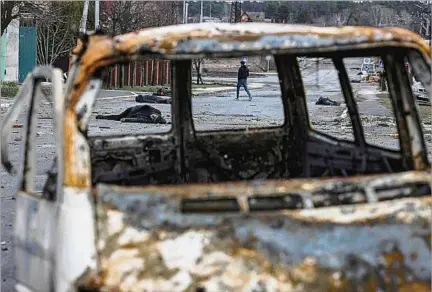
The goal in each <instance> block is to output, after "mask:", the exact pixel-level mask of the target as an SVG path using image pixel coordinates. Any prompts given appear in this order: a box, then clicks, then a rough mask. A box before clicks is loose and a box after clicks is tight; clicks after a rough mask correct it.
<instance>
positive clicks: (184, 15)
mask: <svg viewBox="0 0 432 292" xmlns="http://www.w3.org/2000/svg"><path fill="white" fill-rule="evenodd" d="M185 23H186V0H183V24H185Z"/></svg>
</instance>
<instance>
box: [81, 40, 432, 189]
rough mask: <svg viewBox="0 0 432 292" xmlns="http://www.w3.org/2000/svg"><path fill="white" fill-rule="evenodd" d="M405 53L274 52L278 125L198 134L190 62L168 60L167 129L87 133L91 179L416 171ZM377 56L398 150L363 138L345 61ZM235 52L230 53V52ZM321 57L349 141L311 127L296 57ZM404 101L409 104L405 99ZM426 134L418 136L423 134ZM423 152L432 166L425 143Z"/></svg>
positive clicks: (166, 180) (143, 181)
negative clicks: (328, 63)
mask: <svg viewBox="0 0 432 292" xmlns="http://www.w3.org/2000/svg"><path fill="white" fill-rule="evenodd" d="M407 52H408V50H406V49H400V48H379V49H373V50H371V49H369V50H349V51H342V52H341V51H338V52H332V53H320V54H316V53H313V54H308V53H297V54H293V53H292V52H290V53H277V54H276V53H275V54H273V56H274V59H275V63H276V66H277V72H278V76H279V81H280V86H281V93H282V96H281V100H282V104H283V112H284V119H285V121H284V123H283V125H282V126H277V127H267V128H257V129H246V130H244V129H233V130H216V131H196V130H195V128H194V122H193V119H192V110H191V100H192V94H191V92H192V85H191V84H192V59H191V58H190V59H177V58H176V59H175V60H172V69H171V70H172V71H171V72H172V75H171V76H172V84H171V87H172V128H171V130H170V131H169V132H167V133H160V134H148V135H147V134H139V135H118V136H109V137H102V136H95V137H89V143H90V147H91V164H92V181H93V184H98V183H109V184H116V185H140V186H143V185H150V184H153V185H157V184H180V183H210V182H226V181H244V180H254V179H287V178H320V177H334V176H355V175H362V174H376V173H397V172H402V171H408V170H412V169H414V163H413V161H414V157H413V153H412V150H411V148H412V147H411V144H410V143H411V138H410V132H409V127H408V126H407V119H411V121H412V122H413V123H415V124H417V126H418V129H420V121H419V117H418V114H417V111H416V105H415V104H414V100H413V97H412V93H411V90H410V84H409V80H408V75H407V74H406V72H405V71H404V58H405V57H406V56H407ZM372 54H373V55H376V56H380V57H381V58H382V60H383V62H384V66H385V72H386V77H387V80H388V86H389V92H390V98H391V103H392V107H393V112H394V117H395V119H396V124H397V128H398V134H399V143H400V150H399V151H396V150H390V149H384V148H381V147H377V146H372V145H369V144H367V143H366V141H365V137H364V133H363V129H362V124H361V120H360V118H359V114H358V110H357V105H356V102H355V100H354V97H353V91H352V89H351V85H350V80H349V78H348V75H347V71H346V68H345V67H344V63H343V58H345V57H363V56H370V55H372ZM230 56H232V53H231V54H230ZM302 56H306V57H325V58H329V59H331V60H332V62H333V64H334V66H335V68H336V69H337V71H338V77H339V81H340V85H341V88H342V91H343V95H344V99H345V103H346V106H347V108H348V114H349V117H350V119H351V123H352V128H353V135H354V141H345V140H340V139H337V138H335V137H332V136H329V135H326V134H324V133H322V132H319V131H316V130H314V129H312V128H311V126H310V124H309V117H308V110H307V103H306V98H305V92H304V87H303V82H302V78H301V74H300V68H299V63H298V60H297V57H302ZM404 101H406V102H404ZM421 139H423V136H422V138H421ZM421 143H422V145H423V149H422V150H421V151H420V154H421V155H420V157H416V159H421V160H422V161H423V163H424V164H425V165H429V162H428V161H427V157H426V151H425V146H424V145H425V144H424V141H423V140H422V141H421Z"/></svg>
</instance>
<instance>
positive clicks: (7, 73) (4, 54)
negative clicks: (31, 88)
mask: <svg viewBox="0 0 432 292" xmlns="http://www.w3.org/2000/svg"><path fill="white" fill-rule="evenodd" d="M19 30H20V22H19V19H14V20H12V21H11V23H10V24H9V25H8V27H7V28H6V30H5V32H4V34H3V35H2V38H1V40H2V45H1V81H14V82H18V80H19V78H18V74H19V39H20V36H19Z"/></svg>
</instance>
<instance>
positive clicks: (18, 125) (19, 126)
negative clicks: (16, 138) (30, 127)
mask: <svg viewBox="0 0 432 292" xmlns="http://www.w3.org/2000/svg"><path fill="white" fill-rule="evenodd" d="M22 127H23V125H22V124H14V125H13V126H12V128H22Z"/></svg>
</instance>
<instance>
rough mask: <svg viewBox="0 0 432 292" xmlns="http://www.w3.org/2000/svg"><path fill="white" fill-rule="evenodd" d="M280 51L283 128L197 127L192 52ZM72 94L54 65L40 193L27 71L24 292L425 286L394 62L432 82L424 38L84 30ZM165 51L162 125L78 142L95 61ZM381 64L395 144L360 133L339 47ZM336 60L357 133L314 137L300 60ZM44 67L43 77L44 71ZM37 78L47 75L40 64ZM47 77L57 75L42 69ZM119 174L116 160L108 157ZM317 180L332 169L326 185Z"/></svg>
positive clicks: (404, 110) (417, 185)
mask: <svg viewBox="0 0 432 292" xmlns="http://www.w3.org/2000/svg"><path fill="white" fill-rule="evenodd" d="M256 53H259V54H261V53H266V54H272V55H274V57H275V61H276V65H277V70H278V74H279V79H280V84H281V91H282V103H283V107H284V116H285V123H284V124H283V125H282V126H281V127H273V128H264V129H253V130H251V129H249V130H247V131H246V130H229V131H209V132H196V131H195V129H194V125H193V120H192V113H191V97H192V94H191V70H192V66H191V64H192V59H193V58H202V57H227V56H230V57H233V56H239V57H240V56H245V55H251V54H256ZM74 54H75V59H74V63H73V67H72V69H71V71H70V72H69V74H68V84H67V88H66V89H65V90H64V92H62V89H61V86H60V85H58V82H60V81H59V80H60V79H61V78H60V77H59V78H57V77H58V76H57V75H59V73H58V72H57V71H55V70H51V71H49V69H47V68H42V69H43V70H47V72H45V73H46V75H50V74H51V75H52V76H57V77H52V78H51V80H52V83H53V87H54V88H55V90H53V96H54V99H55V103H56V107H55V109H56V127H57V131H58V132H57V133H58V137H59V138H58V140H57V145H56V147H57V158H56V159H55V160H54V166H53V170H52V172H51V173H50V175H49V176H48V179H47V182H46V185H45V188H44V190H43V192H42V193H41V194H38V193H36V191H35V190H34V189H33V187H32V185H31V183H30V181H31V176H32V172H33V171H34V168H35V167H36V166H35V165H34V161H32V158H33V155H34V149H33V148H32V143H31V141H32V138H33V137H34V135H35V132H34V128H33V126H32V123H34V119H35V117H34V115H32V113H33V111H34V108H36V107H37V103H38V98H37V96H38V94H37V93H38V84H39V82H40V80H41V78H42V77H43V74H42V75H41V74H40V72H39V71H41V70H42V69H40V68H39V69H36V70H35V72H34V74H33V75H32V76H30V77H29V80H30V81H28V82H27V83H26V84H24V88H23V89H22V91H21V92H20V93H19V96H18V97H17V101H18V102H17V105H14V107H13V108H12V110H11V112H10V113H9V115H8V116H7V117H6V118H5V123H4V124H3V128H2V138H3V140H2V141H3V142H2V143H3V144H2V154H3V155H2V162H3V165H5V166H6V167H7V169H8V170H10V171H12V170H13V165H11V164H10V162H9V161H8V156H7V149H6V148H7V146H6V145H5V143H6V142H4V141H5V139H6V140H7V134H8V130H9V126H10V124H11V123H12V121H13V120H14V118H16V108H19V106H20V104H19V103H20V102H21V101H23V102H24V101H26V100H27V101H28V102H30V104H31V107H30V110H29V118H28V119H27V120H28V121H29V124H28V125H27V131H26V132H25V134H26V137H25V138H26V139H25V141H26V142H25V147H26V148H25V152H24V153H25V155H24V158H23V161H22V165H23V170H21V171H20V172H19V173H20V174H21V176H22V180H21V181H22V183H21V185H20V190H19V192H18V195H17V213H16V214H17V217H16V234H15V237H16V265H17V270H16V276H17V280H18V284H17V289H18V290H19V291H430V283H431V266H430V259H431V244H430V242H431V210H432V209H431V206H432V199H431V197H430V195H431V188H430V185H431V174H430V164H429V162H428V160H427V156H426V147H425V142H424V137H423V132H422V127H421V123H420V120H419V116H418V113H417V108H416V105H415V102H414V98H413V94H412V92H411V89H410V83H409V80H408V77H407V74H406V72H405V70H404V60H405V58H408V60H409V61H410V63H411V64H410V65H411V66H412V68H413V70H414V71H415V74H416V76H418V77H419V78H420V80H421V82H422V84H423V86H424V87H425V88H426V89H427V90H428V92H431V91H430V86H431V76H430V68H431V67H430V59H431V56H430V55H431V51H430V47H429V46H428V45H427V44H426V43H425V42H424V40H422V39H421V38H420V37H419V36H417V35H415V34H413V33H411V32H409V31H406V30H403V29H398V28H387V29H386V28H382V29H378V28H369V27H342V28H328V27H327V28H315V27H308V26H292V25H276V24H250V23H248V24H237V25H229V24H200V25H199V26H197V25H180V26H174V27H163V28H154V29H146V30H143V31H140V32H137V33H129V34H126V35H121V36H116V37H114V38H112V37H108V36H104V35H98V34H95V35H90V36H87V37H85V38H84V39H83V42H82V43H81V45H80V46H79V47H77V48H76V49H75V50H74ZM143 55H158V56H162V57H163V58H166V59H170V60H172V129H171V131H170V132H168V133H163V134H151V135H144V134H143V135H122V136H113V137H92V138H89V137H87V127H88V121H89V117H90V115H91V112H92V106H93V103H94V100H95V98H96V97H97V94H98V91H99V90H100V88H101V82H102V76H103V72H104V69H105V68H107V67H108V66H111V65H113V64H117V63H122V62H127V61H132V60H136V59H137V58H139V57H140V56H143ZM370 55H378V56H380V57H381V58H382V60H383V62H384V65H385V68H386V72H387V75H388V77H387V78H388V85H389V91H390V93H391V98H392V105H393V108H394V114H395V118H396V121H397V127H398V132H399V141H400V145H401V150H400V151H391V150H387V149H382V148H379V147H375V146H371V145H369V144H367V143H366V142H365V138H364V133H363V129H362V124H361V121H360V118H359V114H358V111H357V107H356V103H355V101H354V99H353V94H352V91H351V87H350V82H349V79H348V77H347V73H346V71H345V68H344V65H343V63H342V61H341V58H342V57H346V56H355V57H368V56H370ZM301 56H312V57H323V56H324V57H328V58H331V59H332V60H333V62H334V64H335V66H336V68H337V69H338V72H339V79H340V83H341V87H342V88H343V89H344V97H345V101H346V105H347V108H348V112H349V116H350V119H351V121H352V125H353V132H354V137H355V141H354V142H349V141H342V140H338V139H335V138H333V137H329V136H326V135H324V134H322V133H319V132H317V131H315V130H313V129H312V128H311V127H310V125H309V118H308V112H307V108H306V102H305V96H304V91H303V86H302V80H301V77H300V75H299V67H298V62H297V57H301ZM38 70H39V71H38ZM43 70H42V71H43ZM48 71H49V72H48ZM116 166H117V167H116ZM323 174H326V175H325V177H321V176H322V175H323Z"/></svg>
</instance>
